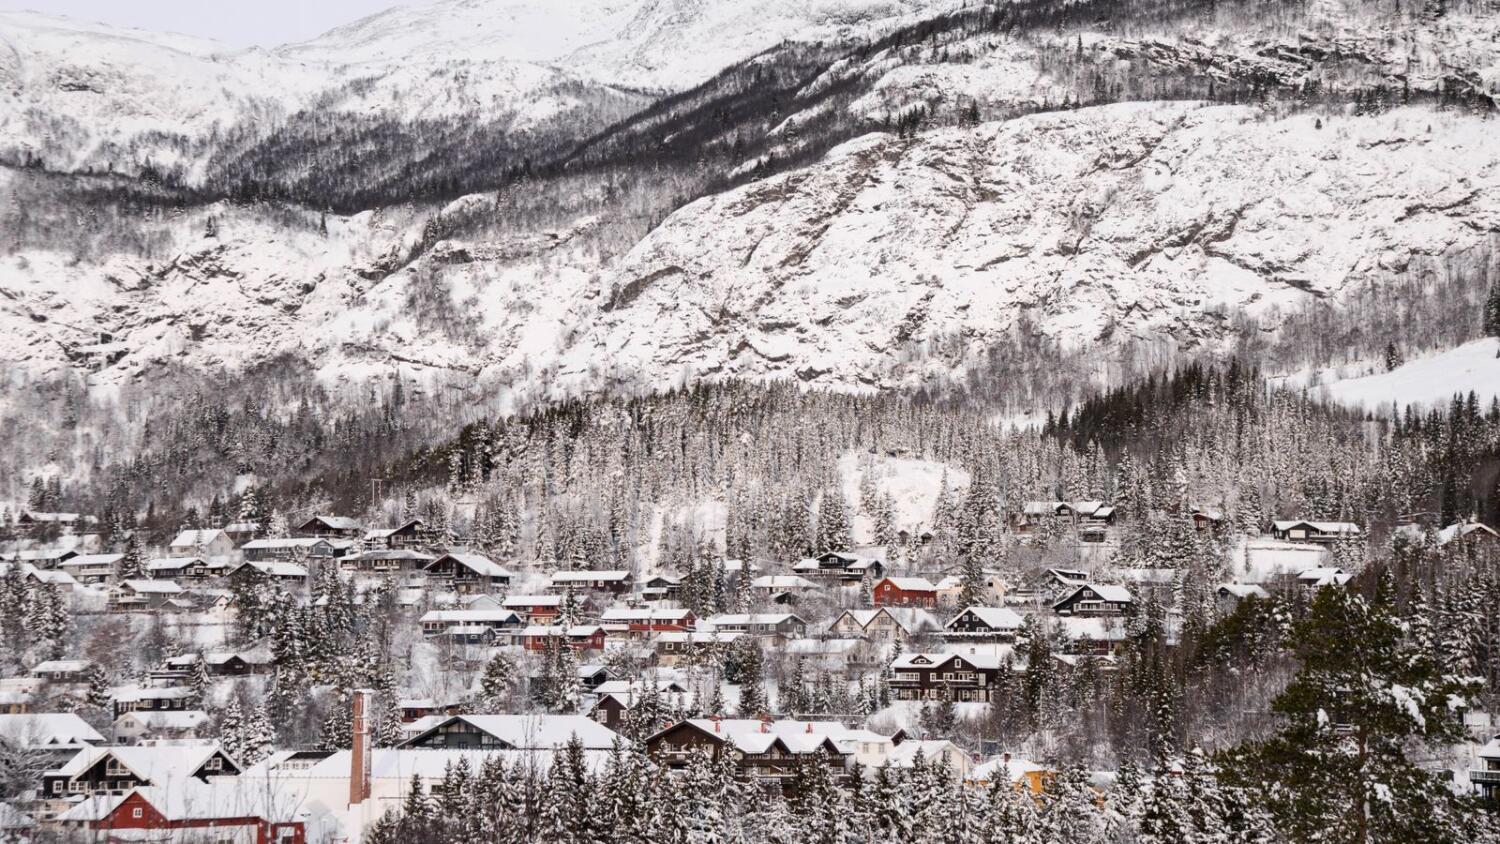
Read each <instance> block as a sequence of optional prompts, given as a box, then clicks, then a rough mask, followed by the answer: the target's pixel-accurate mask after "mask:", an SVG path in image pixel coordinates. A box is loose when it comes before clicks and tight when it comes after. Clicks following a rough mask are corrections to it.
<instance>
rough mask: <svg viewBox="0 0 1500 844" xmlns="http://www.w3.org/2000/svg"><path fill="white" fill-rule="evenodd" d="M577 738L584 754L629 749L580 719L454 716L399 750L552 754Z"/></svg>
mask: <svg viewBox="0 0 1500 844" xmlns="http://www.w3.org/2000/svg"><path fill="white" fill-rule="evenodd" d="M574 736H577V737H578V740H579V742H581V743H582V744H583V748H584V749H585V750H609V749H610V748H612V747H614V745H615V742H620V744H621V745H622V746H624V747H629V746H630V742H629V741H627V740H626V739H625V738H624V737H623V736H621V735H620V734H619V733H616V732H615V731H614V730H611V729H609V728H608V727H605V726H604V725H602V724H600V723H598V722H597V721H594V720H591V719H589V718H588V717H586V716H583V715H454V716H451V717H448V718H444V719H442V720H441V721H439V722H438V723H436V724H434V725H433V726H431V727H429V728H428V729H426V730H423V731H422V732H420V733H417V734H416V735H414V736H412V737H411V738H409V739H407V740H406V741H404V742H402V743H401V744H400V745H399V746H400V747H401V748H403V749H424V750H431V749H450V750H452V749H462V750H556V749H558V748H561V747H563V746H564V745H566V744H567V743H568V742H569V741H570V740H571V739H572V738H573V737H574Z"/></svg>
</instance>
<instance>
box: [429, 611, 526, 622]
mask: <svg viewBox="0 0 1500 844" xmlns="http://www.w3.org/2000/svg"><path fill="white" fill-rule="evenodd" d="M418 623H420V624H437V623H443V624H511V623H514V624H520V623H521V616H519V615H517V614H516V613H515V612H513V611H511V610H430V611H428V612H427V613H425V614H424V615H423V616H422V618H421V619H419V621H418Z"/></svg>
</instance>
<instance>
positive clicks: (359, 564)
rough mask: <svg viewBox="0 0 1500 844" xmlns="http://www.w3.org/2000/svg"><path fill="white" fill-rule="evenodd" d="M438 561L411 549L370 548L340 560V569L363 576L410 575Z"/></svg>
mask: <svg viewBox="0 0 1500 844" xmlns="http://www.w3.org/2000/svg"><path fill="white" fill-rule="evenodd" d="M435 559H437V558H436V557H434V556H433V555H431V554H423V553H422V552H420V551H413V550H411V549H409V548H397V549H395V550H392V549H389V548H370V549H367V550H365V551H361V552H360V553H358V554H349V555H346V556H344V557H342V558H340V559H339V568H341V569H343V570H344V571H354V572H359V573H361V574H377V575H384V574H410V573H412V572H417V571H421V570H423V569H424V568H426V567H427V564H428V563H431V562H432V561H433V560H435Z"/></svg>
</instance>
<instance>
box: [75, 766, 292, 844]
mask: <svg viewBox="0 0 1500 844" xmlns="http://www.w3.org/2000/svg"><path fill="white" fill-rule="evenodd" d="M298 802H299V799H298V798H297V797H296V796H295V795H291V794H280V793H277V792H275V791H268V790H267V789H265V788H264V787H262V788H255V787H254V786H251V785H248V784H243V783H238V782H215V783H210V784H204V783H201V782H199V781H197V780H185V781H182V782H176V783H173V784H172V785H171V786H170V787H167V786H146V787H141V788H136V789H133V790H132V791H130V792H129V793H128V794H126V795H125V796H123V797H100V798H93V799H90V800H85V801H84V802H82V803H80V804H78V805H77V806H74V807H73V808H71V809H69V810H68V811H66V812H64V813H62V814H61V815H59V816H58V818H57V820H58V821H59V822H60V823H61V824H63V825H64V826H65V827H72V828H75V829H84V830H90V831H92V833H93V835H92V836H91V837H90V840H93V841H101V842H116V841H118V842H126V841H131V842H136V841H142V840H146V839H148V838H149V839H150V840H156V839H157V838H158V837H164V836H163V833H167V832H168V831H170V830H204V831H203V832H202V833H194V835H201V836H203V838H204V840H218V838H215V837H214V836H215V834H216V833H217V834H218V835H219V836H221V837H222V838H223V839H224V840H234V841H249V840H250V837H249V836H250V835H252V834H253V835H254V841H255V844H306V841H307V830H306V825H305V824H304V823H303V822H302V821H301V820H299V819H298V816H299V809H298V808H297V804H298ZM174 840H175V836H174ZM195 840H196V839H195Z"/></svg>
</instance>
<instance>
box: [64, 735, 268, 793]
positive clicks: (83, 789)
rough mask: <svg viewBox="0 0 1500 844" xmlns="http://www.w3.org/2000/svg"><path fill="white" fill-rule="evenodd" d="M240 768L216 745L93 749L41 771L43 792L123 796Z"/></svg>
mask: <svg viewBox="0 0 1500 844" xmlns="http://www.w3.org/2000/svg"><path fill="white" fill-rule="evenodd" d="M239 772H240V766H239V765H238V764H237V763H236V762H235V761H234V760H232V759H230V758H229V757H228V756H227V755H226V754H225V753H224V751H223V750H222V749H221V748H220V747H219V746H218V745H217V744H187V745H180V744H169V745H142V746H130V747H120V746H114V747H91V748H87V749H84V750H80V751H78V753H77V754H76V755H74V756H73V758H72V759H69V760H68V763H67V764H66V765H63V766H62V767H61V768H58V769H56V770H52V771H47V772H46V773H44V774H42V793H43V794H44V795H46V796H47V797H48V798H51V799H54V800H59V799H65V798H69V797H79V796H84V797H87V796H91V795H95V794H101V793H103V794H124V793H125V792H127V791H130V790H131V789H132V788H136V787H138V786H143V785H158V786H168V785H180V784H182V783H184V782H185V781H187V780H189V779H197V780H200V781H202V782H207V781H208V778H209V777H214V776H233V775H234V774H237V773H239Z"/></svg>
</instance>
